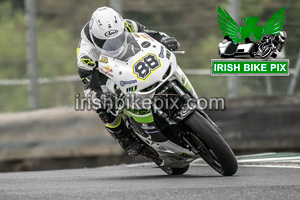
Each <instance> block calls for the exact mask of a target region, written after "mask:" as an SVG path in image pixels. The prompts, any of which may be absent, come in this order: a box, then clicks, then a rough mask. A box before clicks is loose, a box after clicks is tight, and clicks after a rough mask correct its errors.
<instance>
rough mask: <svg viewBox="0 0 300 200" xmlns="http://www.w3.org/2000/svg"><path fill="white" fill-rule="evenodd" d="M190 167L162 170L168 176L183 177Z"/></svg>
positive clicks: (164, 168) (163, 168)
mask: <svg viewBox="0 0 300 200" xmlns="http://www.w3.org/2000/svg"><path fill="white" fill-rule="evenodd" d="M189 167H190V165H187V166H185V167H182V168H171V167H162V168H161V169H162V170H163V171H164V172H165V173H166V174H168V175H182V174H184V173H185V172H186V171H187V170H188V169H189Z"/></svg>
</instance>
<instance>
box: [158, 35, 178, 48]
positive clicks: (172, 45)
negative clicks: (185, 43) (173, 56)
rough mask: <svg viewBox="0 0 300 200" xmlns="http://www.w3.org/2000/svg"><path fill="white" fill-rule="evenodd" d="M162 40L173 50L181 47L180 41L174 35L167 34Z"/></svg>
mask: <svg viewBox="0 0 300 200" xmlns="http://www.w3.org/2000/svg"><path fill="white" fill-rule="evenodd" d="M160 42H161V43H162V44H163V45H164V46H165V47H166V48H167V49H169V50H171V51H176V50H178V49H179V47H180V43H179V42H178V41H177V40H176V39H175V38H174V37H168V36H165V37H163V38H162V39H161V41H160Z"/></svg>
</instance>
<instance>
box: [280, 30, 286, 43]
mask: <svg viewBox="0 0 300 200" xmlns="http://www.w3.org/2000/svg"><path fill="white" fill-rule="evenodd" d="M286 38H287V34H286V32H285V31H280V32H279V41H280V42H284V40H285V39H286Z"/></svg>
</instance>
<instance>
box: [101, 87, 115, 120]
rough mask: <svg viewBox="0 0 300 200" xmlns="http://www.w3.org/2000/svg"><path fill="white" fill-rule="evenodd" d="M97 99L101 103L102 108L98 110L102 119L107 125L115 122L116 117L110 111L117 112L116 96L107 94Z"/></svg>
mask: <svg viewBox="0 0 300 200" xmlns="http://www.w3.org/2000/svg"><path fill="white" fill-rule="evenodd" d="M97 99H98V100H99V101H100V108H98V109H97V110H96V112H97V113H98V115H99V117H100V119H101V120H102V121H103V122H104V123H105V124H106V123H111V122H112V121H114V119H115V116H114V115H113V114H111V113H110V112H109V111H115V110H116V109H117V108H116V107H115V106H116V102H117V100H116V96H115V95H114V94H113V93H110V92H105V93H102V94H101V95H100V96H97Z"/></svg>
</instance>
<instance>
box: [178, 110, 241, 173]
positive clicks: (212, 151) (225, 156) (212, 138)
mask: <svg viewBox="0 0 300 200" xmlns="http://www.w3.org/2000/svg"><path fill="white" fill-rule="evenodd" d="M184 123H185V125H186V126H185V129H186V133H187V134H186V137H187V138H186V139H187V140H188V141H189V142H191V143H192V144H193V146H194V147H195V148H196V149H197V151H198V152H199V153H198V154H199V155H200V156H201V157H202V158H203V160H204V161H206V162H207V164H209V165H210V166H211V167H212V168H213V169H214V170H216V171H217V172H218V173H220V174H222V175H223V176H232V175H233V174H235V173H236V171H237V169H238V164H237V160H236V158H235V155H234V153H233V152H232V150H231V148H230V147H229V146H228V144H227V143H226V142H225V140H224V139H223V137H222V136H221V135H220V134H219V133H218V131H217V130H216V129H215V128H214V127H213V126H212V125H211V123H209V122H208V121H207V119H205V118H204V117H203V116H202V115H201V114H200V113H198V112H197V111H195V112H193V113H192V114H191V115H190V116H188V117H187V118H186V119H185V120H184Z"/></svg>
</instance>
